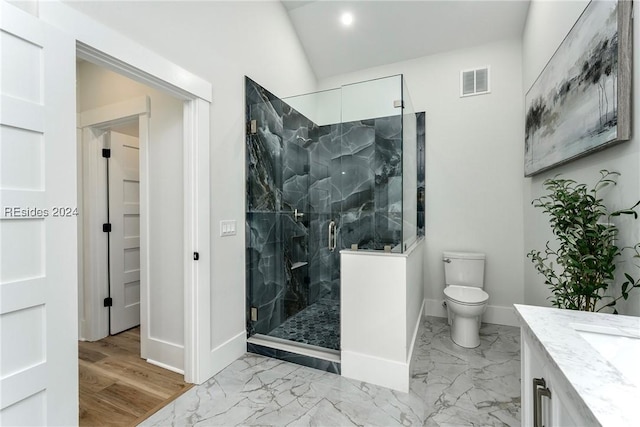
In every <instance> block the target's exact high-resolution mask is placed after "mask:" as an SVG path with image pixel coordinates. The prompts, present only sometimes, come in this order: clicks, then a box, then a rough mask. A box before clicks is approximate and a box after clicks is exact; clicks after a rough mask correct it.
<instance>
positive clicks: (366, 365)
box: [340, 350, 410, 393]
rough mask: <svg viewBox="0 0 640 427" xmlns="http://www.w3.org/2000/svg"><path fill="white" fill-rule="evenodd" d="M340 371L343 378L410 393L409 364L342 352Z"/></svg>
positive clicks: (351, 352)
mask: <svg viewBox="0 0 640 427" xmlns="http://www.w3.org/2000/svg"><path fill="white" fill-rule="evenodd" d="M340 371H341V375H342V376H343V377H347V378H352V379H354V380H357V381H364V382H368V383H371V384H375V385H379V386H382V387H387V388H391V389H393V390H398V391H401V392H404V393H408V392H409V377H410V372H409V364H408V363H406V362H396V361H394V360H388V359H381V358H379V357H373V356H369V355H366V354H360V353H356V352H353V351H344V350H343V351H342V353H341V363H340Z"/></svg>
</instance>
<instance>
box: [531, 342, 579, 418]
mask: <svg viewBox="0 0 640 427" xmlns="http://www.w3.org/2000/svg"><path fill="white" fill-rule="evenodd" d="M520 340H521V341H520V342H521V350H522V351H521V357H522V372H521V375H522V376H521V379H522V381H521V396H522V413H521V416H522V426H523V427H542V426H544V427H574V426H575V427H579V426H585V425H588V423H587V422H586V420H584V419H583V417H581V416H580V412H579V410H578V409H577V408H576V407H575V405H573V403H572V402H571V400H570V397H569V395H568V394H567V392H566V391H565V389H564V388H563V385H562V384H561V382H560V379H559V375H560V374H559V372H558V371H557V368H556V367H555V366H553V365H552V364H551V363H550V362H549V361H548V359H547V358H546V357H544V355H543V354H542V351H541V350H539V347H538V346H536V345H535V344H534V342H533V339H532V338H531V337H529V336H528V335H527V334H526V333H525V331H524V330H522V332H521V335H520ZM585 375H588V372H585Z"/></svg>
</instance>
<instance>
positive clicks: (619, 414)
mask: <svg viewBox="0 0 640 427" xmlns="http://www.w3.org/2000/svg"><path fill="white" fill-rule="evenodd" d="M515 311H516V314H517V316H518V318H519V321H520V324H521V329H520V331H521V332H520V335H521V358H522V370H521V384H522V385H521V396H522V414H521V416H522V425H523V426H545V427H555V426H563V427H565V426H612V427H617V426H631V425H637V421H638V416H637V414H638V408H637V406H638V402H639V400H638V399H639V398H640V363H639V362H638V361H639V360H640V317H632V316H621V315H612V314H600V313H589V312H580V311H573V310H561V309H557V308H547V307H534V306H526V305H518V304H516V305H515Z"/></svg>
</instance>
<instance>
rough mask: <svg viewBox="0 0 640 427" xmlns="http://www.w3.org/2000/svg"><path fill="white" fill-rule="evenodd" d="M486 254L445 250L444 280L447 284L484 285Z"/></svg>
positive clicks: (479, 286) (480, 286) (443, 258)
mask: <svg viewBox="0 0 640 427" xmlns="http://www.w3.org/2000/svg"><path fill="white" fill-rule="evenodd" d="M484 259H485V255H484V254H481V253H472V252H444V253H443V254H442V260H443V261H444V282H445V284H446V285H447V286H451V285H455V286H474V287H478V288H482V287H484Z"/></svg>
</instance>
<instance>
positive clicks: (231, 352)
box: [208, 331, 247, 376]
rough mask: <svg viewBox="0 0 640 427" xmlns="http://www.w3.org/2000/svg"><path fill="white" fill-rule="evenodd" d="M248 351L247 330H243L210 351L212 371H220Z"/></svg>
mask: <svg viewBox="0 0 640 427" xmlns="http://www.w3.org/2000/svg"><path fill="white" fill-rule="evenodd" d="M246 352H247V332H246V331H242V332H240V333H239V334H237V335H236V336H234V337H232V338H230V339H228V340H227V341H225V342H223V343H222V344H220V345H219V346H218V347H216V348H214V349H213V350H211V351H210V352H209V355H208V356H209V360H210V361H211V362H210V363H211V372H213V373H214V374H215V373H217V372H220V371H221V370H223V369H224V368H226V367H227V366H229V365H230V364H231V363H232V362H233V361H235V360H236V359H238V358H239V357H240V356H242V355H243V354H245V353H246ZM211 376H213V374H211Z"/></svg>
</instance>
